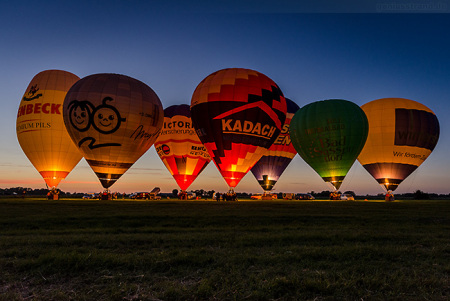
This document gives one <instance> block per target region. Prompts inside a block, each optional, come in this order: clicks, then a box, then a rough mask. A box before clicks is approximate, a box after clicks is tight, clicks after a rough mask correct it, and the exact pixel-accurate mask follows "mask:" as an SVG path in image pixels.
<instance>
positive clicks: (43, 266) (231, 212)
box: [0, 199, 450, 300]
mask: <svg viewBox="0 0 450 301" xmlns="http://www.w3.org/2000/svg"><path fill="white" fill-rule="evenodd" d="M449 212H450V201H432V200H429V201H403V202H402V201H396V202H392V203H386V202H381V201H379V202H376V201H371V202H366V201H355V202H344V201H322V202H317V201H316V202H305V201H270V202H269V201H263V202H260V201H257V202H256V201H252V202H250V201H249V202H244V201H240V202H220V203H218V202H213V201H184V202H180V201H150V202H149V201H147V202H142V201H141V202H131V201H81V200H61V201H46V200H27V199H25V200H22V199H2V200H0V300H272V299H274V300H449V298H450V281H449V272H450V234H449V233H450V214H449Z"/></svg>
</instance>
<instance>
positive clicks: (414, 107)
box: [358, 98, 439, 190]
mask: <svg viewBox="0 0 450 301" xmlns="http://www.w3.org/2000/svg"><path fill="white" fill-rule="evenodd" d="M361 108H362V109H363V110H364V112H365V113H366V116H367V119H368V121H369V135H368V138H367V142H366V144H365V146H364V148H363V150H362V151H361V153H360V154H359V157H358V161H359V162H360V163H361V165H362V166H363V167H364V168H365V169H366V170H367V171H368V172H369V173H370V174H371V175H372V176H373V177H374V178H375V179H376V180H377V181H378V183H379V184H380V185H382V186H383V187H385V188H386V190H395V189H396V188H397V186H398V185H399V184H400V183H401V182H402V181H403V180H404V179H405V178H406V177H408V176H409V175H410V174H411V173H412V172H413V171H414V170H416V168H417V167H419V166H420V164H422V163H423V162H424V161H425V159H426V158H428V156H429V155H430V154H431V152H432V151H433V149H434V147H435V146H436V144H437V142H438V139H439V121H438V119H437V117H436V115H435V114H434V113H433V111H431V110H430V109H429V108H427V107H426V106H424V105H423V104H421V103H418V102H416V101H413V100H409V99H405V98H382V99H377V100H374V101H371V102H369V103H366V104H365V105H363V106H361Z"/></svg>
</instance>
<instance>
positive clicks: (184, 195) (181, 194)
mask: <svg viewBox="0 0 450 301" xmlns="http://www.w3.org/2000/svg"><path fill="white" fill-rule="evenodd" d="M178 198H179V199H180V200H187V199H188V195H187V192H186V191H184V190H181V191H180V192H179V193H178Z"/></svg>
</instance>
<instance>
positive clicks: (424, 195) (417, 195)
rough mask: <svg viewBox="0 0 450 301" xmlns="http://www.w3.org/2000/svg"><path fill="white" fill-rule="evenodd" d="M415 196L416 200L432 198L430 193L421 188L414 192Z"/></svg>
mask: <svg viewBox="0 0 450 301" xmlns="http://www.w3.org/2000/svg"><path fill="white" fill-rule="evenodd" d="M414 198H415V199H416V200H428V199H429V198H430V195H429V194H428V193H425V192H423V191H421V190H416V192H414Z"/></svg>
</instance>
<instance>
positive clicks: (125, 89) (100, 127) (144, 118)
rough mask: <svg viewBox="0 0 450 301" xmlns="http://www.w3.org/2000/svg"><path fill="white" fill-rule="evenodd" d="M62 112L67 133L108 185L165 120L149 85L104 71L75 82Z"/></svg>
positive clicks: (149, 143) (150, 141) (153, 137)
mask: <svg viewBox="0 0 450 301" xmlns="http://www.w3.org/2000/svg"><path fill="white" fill-rule="evenodd" d="M63 112H64V122H65V124H66V128H67V131H68V132H69V135H70V136H71V138H72V140H73V142H75V144H76V145H77V146H78V147H79V149H80V151H81V153H82V154H83V155H84V157H85V159H86V161H87V163H88V164H89V165H90V166H91V168H92V170H93V171H94V172H95V174H96V175H97V177H98V178H99V180H100V182H101V184H102V186H103V187H104V188H105V189H108V188H109V187H110V186H111V185H113V184H114V183H115V182H116V181H117V180H118V179H119V178H120V177H121V176H122V175H123V174H124V173H125V172H126V171H127V170H128V169H129V168H130V167H131V166H132V165H133V164H134V162H136V160H137V159H139V158H140V157H141V156H142V155H143V154H144V153H145V152H146V151H147V150H148V149H149V148H150V147H151V146H152V145H153V143H154V142H155V140H156V138H157V136H158V134H159V131H160V130H161V127H162V124H163V119H164V113H163V109H162V104H161V101H160V100H159V98H158V96H157V95H156V93H155V92H154V91H153V90H152V89H151V88H150V87H149V86H147V85H146V84H144V83H143V82H141V81H139V80H137V79H134V78H131V77H128V76H125V75H120V74H106V73H103V74H94V75H89V76H86V77H84V78H82V79H80V80H79V81H78V82H77V83H76V84H74V85H73V86H72V88H70V90H69V92H68V93H67V96H66V98H65V100H64V108H63Z"/></svg>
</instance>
